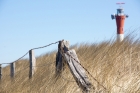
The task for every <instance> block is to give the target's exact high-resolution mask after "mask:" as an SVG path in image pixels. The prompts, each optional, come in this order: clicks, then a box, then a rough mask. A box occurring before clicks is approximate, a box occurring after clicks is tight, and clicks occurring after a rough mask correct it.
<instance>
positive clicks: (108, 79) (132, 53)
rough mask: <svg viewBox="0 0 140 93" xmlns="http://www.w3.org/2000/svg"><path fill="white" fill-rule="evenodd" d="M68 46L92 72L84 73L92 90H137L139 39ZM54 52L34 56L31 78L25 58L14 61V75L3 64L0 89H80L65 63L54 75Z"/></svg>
mask: <svg viewBox="0 0 140 93" xmlns="http://www.w3.org/2000/svg"><path fill="white" fill-rule="evenodd" d="M71 48H72V49H75V50H76V53H77V55H78V58H79V60H80V62H81V64H82V66H84V68H86V70H87V71H88V72H89V73H90V74H91V75H92V77H91V76H90V75H88V73H87V75H88V77H89V79H90V82H91V83H92V85H93V86H94V87H95V89H93V90H92V91H91V93H94V92H96V93H140V42H139V40H138V39H135V40H134V39H133V38H132V37H131V36H128V37H126V38H125V39H124V41H123V42H120V43H119V42H116V41H104V42H101V43H93V44H89V43H84V44H79V45H74V46H73V47H71ZM56 52H57V51H54V52H52V53H47V54H45V55H43V56H39V57H37V67H36V68H37V70H36V73H35V74H34V76H33V78H32V79H29V61H28V59H23V60H20V61H18V62H16V75H15V77H14V78H10V76H9V74H10V73H9V72H10V68H9V66H7V67H5V68H3V69H2V70H3V77H2V80H1V82H0V93H82V91H81V89H80V88H79V87H78V85H77V84H76V82H75V80H74V79H73V76H72V74H71V73H70V71H69V68H68V67H67V66H66V67H65V70H64V71H63V72H62V74H61V75H60V77H56V75H55V57H56ZM95 79H96V80H97V81H98V82H99V83H97V81H96V80H95ZM103 86H104V87H105V88H106V89H104V87H103ZM93 91H94V92H93Z"/></svg>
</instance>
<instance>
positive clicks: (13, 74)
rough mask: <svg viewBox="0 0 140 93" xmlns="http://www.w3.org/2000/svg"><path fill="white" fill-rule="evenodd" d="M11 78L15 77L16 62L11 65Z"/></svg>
mask: <svg viewBox="0 0 140 93" xmlns="http://www.w3.org/2000/svg"><path fill="white" fill-rule="evenodd" d="M10 72H11V78H13V77H14V76H15V62H13V63H10Z"/></svg>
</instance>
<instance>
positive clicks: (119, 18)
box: [111, 3, 128, 42]
mask: <svg viewBox="0 0 140 93" xmlns="http://www.w3.org/2000/svg"><path fill="white" fill-rule="evenodd" d="M117 4H119V5H120V7H119V8H118V9H117V14H114V15H111V18H112V19H116V25H117V40H118V41H119V42H121V41H123V39H124V30H123V28H124V21H125V18H128V15H125V14H124V9H123V8H122V6H121V5H122V4H125V3H117Z"/></svg>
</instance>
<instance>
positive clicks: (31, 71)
mask: <svg viewBox="0 0 140 93" xmlns="http://www.w3.org/2000/svg"><path fill="white" fill-rule="evenodd" d="M29 62H30V69H29V78H32V76H33V74H34V73H35V71H36V68H35V66H36V59H35V56H34V52H33V50H32V49H31V50H29Z"/></svg>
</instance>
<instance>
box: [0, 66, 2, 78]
mask: <svg viewBox="0 0 140 93" xmlns="http://www.w3.org/2000/svg"><path fill="white" fill-rule="evenodd" d="M1 79H2V66H1V64H0V80H1Z"/></svg>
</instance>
